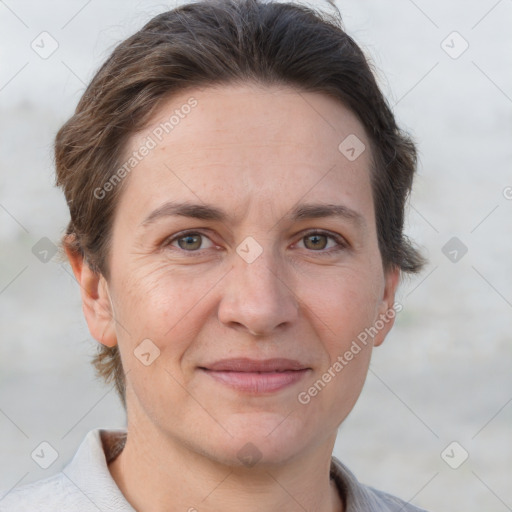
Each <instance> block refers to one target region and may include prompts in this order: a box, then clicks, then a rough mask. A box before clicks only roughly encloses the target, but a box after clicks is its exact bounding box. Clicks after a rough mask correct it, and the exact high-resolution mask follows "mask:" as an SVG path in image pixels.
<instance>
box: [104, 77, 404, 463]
mask: <svg viewBox="0 0 512 512" xmlns="http://www.w3.org/2000/svg"><path fill="white" fill-rule="evenodd" d="M190 97H194V98H195V99H196V100H197V106H196V107H195V108H194V109H193V110H192V111H191V112H190V113H189V114H188V115H187V116H186V117H184V118H183V119H180V122H179V124H177V125H176V126H175V127H174V129H173V130H172V132H170V133H169V134H167V135H166V136H165V137H163V139H162V141H160V142H159V143H158V144H157V145H156V147H155V148H154V149H152V150H151V151H150V152H149V153H148V154H147V156H145V157H144V159H143V160H141V162H140V163H139V164H138V165H137V167H136V168H135V169H134V170H133V171H132V172H131V173H130V175H129V176H128V177H127V178H126V180H125V183H123V191H122V194H121V198H120V202H119V204H118V205H117V209H116V215H115V219H114V224H113V231H112V240H111V242H112V243H111V246H110V253H109V268H110V269H111V270H110V278H109V281H108V292H109V296H110V300H111V306H112V310H113V316H114V317H115V320H116V322H112V324H111V331H112V336H113V337H114V336H115V339H116V340H117V343H118V345H119V348H120V353H121V358H122V362H123V367H124V370H125V372H126V375H127V390H126V393H127V410H128V422H129V425H130V424H131V425H132V426H137V427H138V428H141V429H143V428H144V429H146V430H153V431H154V432H158V433H159V435H163V436H164V437H165V438H166V439H168V440H170V441H172V442H175V443H179V444H180V445H183V446H187V447H189V448H190V449H192V450H194V451H196V452H198V453H202V454H205V455H206V456H208V457H210V458H211V459H212V460H218V461H224V462H232V461H236V457H237V453H238V451H239V450H240V448H241V447H242V446H244V445H245V444H246V443H248V442H250V443H252V444H254V445H255V446H257V447H258V449H259V450H260V452H261V454H262V457H263V460H264V461H267V462H268V463H269V464H270V463H278V462H282V461H285V460H289V459H291V458H292V457H294V456H296V455H298V454H301V453H306V452H307V451H308V450H312V449H313V448H315V447H318V446H319V445H321V444H323V445H325V446H328V445H329V446H330V447H331V449H332V445H333V444H334V439H335V435H336V430H337V428H338V426H339V424H340V423H341V422H342V421H343V420H344V419H345V417H346V416H347V415H348V413H349V412H350V410H351V409H352V407H353V405H354V404H355V402H356V400H357V398H358V396H359V394H360V392H361V389H362V386H363V383H364V380H365V377H366V373H367V370H368V365H369V360H370V355H371V348H372V347H371V345H372V344H374V345H378V344H380V343H381V342H382V341H383V339H384V337H385V335H386V334H387V332H388V330H389V328H390V327H391V325H392V322H389V323H388V324H386V327H385V328H384V329H382V330H381V331H379V333H378V334H377V336H376V337H375V339H374V340H373V343H370V344H368V345H367V346H366V347H363V349H362V350H361V351H360V352H359V353H358V354H357V355H356V356H354V358H353V359H352V360H351V361H350V363H349V364H347V365H346V366H345V367H344V368H343V370H342V371H341V372H339V374H337V375H336V376H335V377H334V378H333V379H332V380H331V381H330V382H329V384H328V385H326V386H325V388H324V389H323V390H322V391H321V392H319V393H318V395H317V396H315V397H314V398H313V399H312V400H311V401H310V402H309V403H308V404H307V405H303V404H301V403H299V402H298V400H297V396H298V395H299V393H300V392H301V391H304V390H306V389H308V387H309V386H311V385H312V384H313V383H314V382H315V381H317V380H318V379H319V378H320V377H321V375H322V374H323V373H324V372H325V371H326V370H327V369H328V368H330V367H331V366H332V364H333V362H334V361H335V360H336V359H337V358H338V356H339V355H341V354H344V353H345V352H346V351H347V350H348V349H349V347H350V346H351V343H352V342H353V340H355V339H356V338H357V336H358V334H359V333H361V332H362V331H363V330H364V329H365V328H367V327H370V326H372V325H373V324H374V323H375V321H376V320H377V319H378V318H379V314H382V313H385V312H386V311H388V310H389V309H390V308H391V307H392V305H393V302H394V291H395V288H396V284H397V277H398V274H397V272H396V271H393V272H389V273H384V271H383V267H382V260H381V256H380V253H379V248H378V242H377V232H376V225H375V212H374V205H373V198H372V188H371V182H370V169H371V154H370V142H369V140H368V137H367V135H366V134H365V131H364V128H363V126H362V124H361V123H360V122H359V121H358V119H357V117H356V116H355V115H354V114H353V113H352V112H351V111H350V110H348V109H347V108H346V107H345V106H344V105H343V104H341V103H340V102H338V101H335V100H334V99H331V98H329V97H327V96H325V95H321V94H317V93H305V92H300V93H298V92H297V91H295V90H294V89H292V88H288V87H276V86H273V87H270V86H269V87H264V86H261V85H249V84H246V85H239V86H226V85H224V86H222V87H208V88H205V89H198V88H196V89H193V90H190V91H185V92H183V91H182V92H181V93H180V94H179V95H176V96H173V97H172V98H171V99H169V100H168V101H167V102H166V103H164V104H162V106H161V107H160V108H159V110H158V112H157V114H156V115H154V116H153V118H152V119H151V121H150V123H149V124H148V125H147V127H146V128H145V129H144V130H143V131H142V132H140V133H138V134H136V135H134V136H133V137H132V138H131V139H130V143H129V147H128V148H127V155H129V154H130V153H131V152H133V151H135V150H136V149H137V148H138V147H140V146H141V144H143V141H144V140H147V137H148V136H149V135H150V134H151V133H153V131H154V130H155V128H156V127H158V126H159V125H160V124H161V123H162V122H163V121H165V120H167V119H169V117H170V116H171V114H172V113H173V111H174V110H175V109H177V108H179V107H180V105H183V104H185V103H187V100H189V99H190ZM349 135H352V136H353V135H355V136H356V137H357V139H358V140H360V141H362V143H364V145H365V147H366V150H365V151H363V152H362V153H361V154H360V156H359V157H358V158H356V159H355V160H350V159H348V158H346V156H345V155H344V154H342V152H340V150H339V149H338V146H339V145H340V143H341V142H342V141H343V140H345V139H346V138H347V137H348V136H349ZM107 337H108V336H107ZM143 340H146V341H144V343H145V344H146V345H144V347H146V348H147V347H149V352H148V351H147V350H146V353H151V354H153V356H152V357H155V355H158V357H155V358H154V360H152V362H151V364H142V363H141V360H140V358H138V357H136V356H135V355H134V351H135V354H136V353H137V347H139V346H140V344H141V342H143ZM147 340H150V341H147ZM146 357H147V358H149V356H146ZM327 451H328V449H327V448H326V452H327Z"/></svg>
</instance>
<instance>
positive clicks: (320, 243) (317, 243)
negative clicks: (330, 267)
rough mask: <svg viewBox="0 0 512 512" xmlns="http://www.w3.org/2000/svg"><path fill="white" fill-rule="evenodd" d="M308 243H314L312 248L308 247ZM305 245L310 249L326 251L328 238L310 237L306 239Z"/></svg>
mask: <svg viewBox="0 0 512 512" xmlns="http://www.w3.org/2000/svg"><path fill="white" fill-rule="evenodd" d="M308 241H310V242H312V243H311V247H308ZM304 245H305V246H306V247H308V249H319V248H320V249H325V246H326V245H327V237H326V236H325V235H309V236H307V237H305V243H304Z"/></svg>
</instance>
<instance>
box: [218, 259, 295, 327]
mask: <svg viewBox="0 0 512 512" xmlns="http://www.w3.org/2000/svg"><path fill="white" fill-rule="evenodd" d="M224 285H225V288H224V290H223V295H222V299H221V301H220V305H219V309H218V318H219V321H220V322H221V323H223V324H224V325H227V326H228V327H231V328H235V329H239V330H242V331H245V332H248V333H249V334H252V335H254V336H266V335H272V334H275V332H276V331H277V330H281V329H286V327H290V326H291V325H292V324H293V323H294V322H295V320H296V319H297V318H298V312H299V302H298V300H297V297H296V296H295V294H294V291H293V283H292V282H291V279H290V278H289V277H288V278H287V276H286V275H285V273H284V269H283V267H282V265H279V263H278V262H276V261H274V260H273V258H272V257H271V256H268V255H267V254H266V253H265V251H264V252H263V253H262V254H261V255H260V256H259V257H258V258H257V259H256V260H255V261H253V262H252V263H247V262H246V261H244V260H243V259H242V258H240V257H238V256H235V263H234V265H233V269H232V270H231V272H229V274H228V275H227V276H226V282H225V283H224Z"/></svg>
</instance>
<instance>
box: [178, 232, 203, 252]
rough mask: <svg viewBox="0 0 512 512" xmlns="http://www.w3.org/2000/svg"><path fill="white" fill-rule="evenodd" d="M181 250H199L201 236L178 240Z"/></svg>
mask: <svg viewBox="0 0 512 512" xmlns="http://www.w3.org/2000/svg"><path fill="white" fill-rule="evenodd" d="M178 245H179V246H180V248H181V249H199V247H201V235H187V236H184V237H182V238H180V239H179V240H178Z"/></svg>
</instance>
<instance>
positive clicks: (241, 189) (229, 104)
mask: <svg viewBox="0 0 512 512" xmlns="http://www.w3.org/2000/svg"><path fill="white" fill-rule="evenodd" d="M144 146H147V147H150V149H149V151H144V153H145V156H144V157H143V158H140V161H138V163H137V165H136V166H135V167H134V168H133V171H132V172H131V173H130V176H129V179H128V183H127V184H126V185H127V187H126V190H125V191H124V193H123V196H124V198H122V199H121V202H122V201H123V200H130V202H131V203H132V204H134V202H135V204H136V206H137V209H139V210H140V211H141V214H142V211H143V210H144V211H147V210H148V209H150V208H154V207H157V206H159V205H160V204H163V203H164V202H166V201H169V200H177V199H179V200H191V201H194V202H195V203H198V202H202V201H204V202H208V203H214V204H215V203H216V204H218V205H220V206H222V207H224V208H225V209H231V210H232V211H233V212H234V214H235V213H236V212H237V211H238V213H239V214H240V215H241V216H243V215H244V214H245V213H247V212H246V210H247V208H248V205H250V204H255V205H257V206H258V207H259V209H260V211H261V212H266V213H267V214H268V215H270V214H271V212H274V213H275V214H278V213H279V212H280V211H281V210H282V209H283V208H285V209H289V208H290V207H291V206H293V205H296V204H297V203H298V202H300V201H301V199H304V200H305V201H306V199H307V200H316V201H318V200H319V199H321V200H322V201H324V202H327V203H340V202H341V203H346V206H348V207H352V208H353V209H356V206H358V207H359V209H363V210H366V211H364V212H362V213H363V215H366V216H371V215H372V214H373V205H372V204H371V187H370V161H371V158H370V151H369V142H368V139H367V137H366V134H365V131H364V128H363V126H362V124H361V123H360V122H359V120H358V119H357V117H356V116H355V115H354V114H353V113H352V112H351V111H350V110H349V109H348V108H346V107H345V106H344V105H343V104H342V103H341V102H339V101H337V100H335V99H333V98H330V97H328V96H326V95H323V94H319V93H309V92H308V93H306V92H303V91H297V90H294V89H293V88H291V87H276V86H273V87H267V86H261V85H254V84H252V85H249V84H245V85H230V86H226V85H224V86H217V87H208V88H203V89H199V88H194V89H190V90H188V91H182V92H181V93H180V94H179V95H176V96H173V97H172V98H169V99H168V100H167V101H165V102H163V103H162V104H161V105H160V106H159V108H158V110H157V112H156V113H155V114H154V115H153V117H152V119H151V120H150V121H149V123H148V124H147V125H146V127H145V128H144V129H143V130H142V131H141V132H139V133H138V134H136V135H134V136H132V138H131V139H130V141H129V144H128V147H127V151H126V158H127V159H128V158H130V155H133V154H135V153H140V152H141V149H142V148H143V147H144ZM347 149H348V150H349V151H348V152H347ZM354 153H355V157H356V158H354ZM126 197H128V199H126ZM357 203H363V204H359V205H358V204H357Z"/></svg>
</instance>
